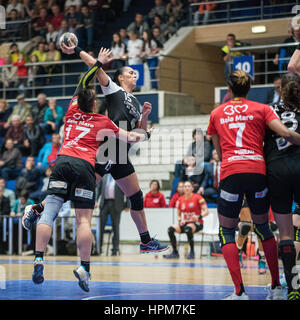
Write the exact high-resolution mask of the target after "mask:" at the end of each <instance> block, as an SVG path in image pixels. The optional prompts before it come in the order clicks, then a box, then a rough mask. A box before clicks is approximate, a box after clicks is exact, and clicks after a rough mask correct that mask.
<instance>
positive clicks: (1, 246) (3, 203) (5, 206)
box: [0, 187, 10, 254]
mask: <svg viewBox="0 0 300 320" xmlns="http://www.w3.org/2000/svg"><path fill="white" fill-rule="evenodd" d="M9 215H10V201H9V199H8V198H7V197H5V196H4V194H3V188H1V187H0V216H9ZM0 239H1V241H0V254H6V250H7V241H6V238H4V239H3V220H2V217H1V218H0Z"/></svg>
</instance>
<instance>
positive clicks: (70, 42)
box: [59, 32, 78, 47]
mask: <svg viewBox="0 0 300 320" xmlns="http://www.w3.org/2000/svg"><path fill="white" fill-rule="evenodd" d="M62 43H64V44H65V45H66V46H67V47H71V46H75V47H76V46H77V44H78V39H77V37H76V35H75V34H74V33H72V32H65V33H64V34H63V35H62V36H61V37H60V39H59V45H60V47H61V44H62Z"/></svg>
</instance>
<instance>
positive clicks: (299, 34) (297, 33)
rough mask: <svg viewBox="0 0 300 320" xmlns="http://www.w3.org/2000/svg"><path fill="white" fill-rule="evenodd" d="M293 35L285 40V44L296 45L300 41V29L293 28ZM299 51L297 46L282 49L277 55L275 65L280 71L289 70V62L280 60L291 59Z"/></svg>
mask: <svg viewBox="0 0 300 320" xmlns="http://www.w3.org/2000/svg"><path fill="white" fill-rule="evenodd" d="M291 31H292V35H291V36H290V37H288V38H286V39H285V40H284V42H283V43H294V42H299V41H300V27H297V28H294V27H293V26H291ZM296 49H297V46H289V47H281V48H279V50H278V52H277V53H276V54H275V58H274V60H273V63H274V64H275V65H276V66H278V70H279V71H285V70H287V66H288V64H289V61H290V60H289V59H288V60H280V58H291V57H292V55H293V53H294V51H295V50H296Z"/></svg>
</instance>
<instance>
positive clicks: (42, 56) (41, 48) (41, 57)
mask: <svg viewBox="0 0 300 320" xmlns="http://www.w3.org/2000/svg"><path fill="white" fill-rule="evenodd" d="M31 55H36V56H37V57H38V61H39V62H45V61H46V51H45V44H44V42H39V44H38V45H37V48H36V50H34V51H32V53H31Z"/></svg>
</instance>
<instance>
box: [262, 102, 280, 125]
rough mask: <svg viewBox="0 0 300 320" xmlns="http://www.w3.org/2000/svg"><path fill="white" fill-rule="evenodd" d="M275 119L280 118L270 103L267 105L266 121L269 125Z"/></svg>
mask: <svg viewBox="0 0 300 320" xmlns="http://www.w3.org/2000/svg"><path fill="white" fill-rule="evenodd" d="M274 119H279V117H278V115H277V114H276V112H275V111H274V110H273V109H272V108H271V107H270V106H268V105H265V123H266V125H268V123H269V122H271V121H272V120H274Z"/></svg>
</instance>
